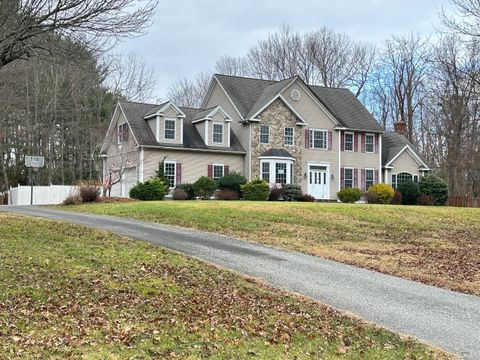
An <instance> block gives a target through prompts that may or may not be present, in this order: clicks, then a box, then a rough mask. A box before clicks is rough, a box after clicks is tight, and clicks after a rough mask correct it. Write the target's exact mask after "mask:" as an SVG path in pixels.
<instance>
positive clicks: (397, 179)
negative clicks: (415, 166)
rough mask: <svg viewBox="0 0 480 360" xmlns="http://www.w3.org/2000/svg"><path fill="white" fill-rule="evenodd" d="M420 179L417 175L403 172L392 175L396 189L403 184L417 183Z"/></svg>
mask: <svg viewBox="0 0 480 360" xmlns="http://www.w3.org/2000/svg"><path fill="white" fill-rule="evenodd" d="M417 179H418V177H417V176H416V175H415V176H414V175H412V174H410V173H408V172H401V173H398V174H392V186H393V188H394V189H396V188H397V186H398V185H400V184H401V183H402V182H405V181H415V180H417Z"/></svg>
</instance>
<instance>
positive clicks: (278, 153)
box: [260, 149, 293, 158]
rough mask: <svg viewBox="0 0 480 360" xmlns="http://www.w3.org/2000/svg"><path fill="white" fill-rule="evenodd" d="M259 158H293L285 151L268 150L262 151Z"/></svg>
mask: <svg viewBox="0 0 480 360" xmlns="http://www.w3.org/2000/svg"><path fill="white" fill-rule="evenodd" d="M260 156H274V157H287V158H293V156H292V155H290V153H289V152H288V151H287V150H284V149H268V150H267V151H264V152H263V153H262V154H260Z"/></svg>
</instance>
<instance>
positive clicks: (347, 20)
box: [117, 0, 442, 98]
mask: <svg viewBox="0 0 480 360" xmlns="http://www.w3.org/2000/svg"><path fill="white" fill-rule="evenodd" d="M441 6H442V1H439V0H357V1H355V0H328V1H327V0H316V1H315V0H243V1H240V2H239V1H238V0H235V1H234V0H197V1H195V0H176V1H165V0H162V1H161V2H160V5H159V7H158V9H157V12H156V15H155V19H154V24H153V25H152V27H151V28H149V29H148V33H147V34H146V35H144V36H142V37H139V38H135V39H130V40H127V41H124V42H123V43H122V44H120V46H119V48H118V49H117V51H119V52H121V53H129V52H134V53H136V54H138V55H140V56H141V57H143V58H144V59H145V60H146V62H147V63H148V64H149V65H151V66H153V67H154V69H155V73H156V76H157V82H158V83H157V90H156V94H157V96H158V97H162V98H163V97H164V96H165V95H164V94H165V90H166V89H167V88H168V86H169V85H170V84H171V83H172V82H173V81H174V80H175V79H176V78H177V77H178V76H185V77H193V76H195V74H197V73H198V72H200V71H202V70H209V69H212V68H213V67H214V65H215V62H216V60H217V59H218V58H219V57H220V56H222V55H224V54H229V55H243V54H245V53H246V52H247V50H248V49H249V48H250V47H251V46H253V45H255V44H256V43H257V41H258V40H259V39H262V38H265V37H266V36H267V35H268V34H269V33H270V32H273V31H275V30H276V29H278V28H279V27H280V26H281V25H282V24H284V23H287V24H290V25H292V26H293V27H294V28H295V29H296V30H299V31H309V30H314V29H316V28H319V27H322V26H328V27H331V28H333V29H334V30H335V31H338V32H345V33H347V34H348V35H350V36H351V37H353V38H354V39H357V40H362V41H369V42H372V43H376V44H381V43H382V42H383V41H384V40H385V39H388V38H389V37H390V36H391V35H392V34H399V33H405V32H409V31H413V32H419V33H422V34H430V33H432V32H433V31H434V27H435V26H439V23H440V22H439V19H438V15H437V13H438V10H439V9H440V8H441Z"/></svg>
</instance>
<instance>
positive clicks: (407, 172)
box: [390, 171, 420, 189]
mask: <svg viewBox="0 0 480 360" xmlns="http://www.w3.org/2000/svg"><path fill="white" fill-rule="evenodd" d="M402 173H405V174H410V176H411V177H412V181H413V177H414V176H417V177H418V181H420V175H418V174H413V173H411V172H410V171H400V172H396V173H391V174H390V178H391V177H392V176H393V175H395V184H393V181H392V187H393V188H395V189H396V188H397V187H398V174H402ZM394 185H395V186H394Z"/></svg>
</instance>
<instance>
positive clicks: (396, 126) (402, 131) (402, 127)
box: [393, 121, 407, 135]
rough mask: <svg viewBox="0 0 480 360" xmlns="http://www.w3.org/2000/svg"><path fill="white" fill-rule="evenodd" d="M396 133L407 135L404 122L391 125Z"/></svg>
mask: <svg viewBox="0 0 480 360" xmlns="http://www.w3.org/2000/svg"><path fill="white" fill-rule="evenodd" d="M393 128H394V130H395V132H396V133H398V134H400V135H405V134H406V133H407V123H406V122H405V121H397V122H396V123H394V124H393Z"/></svg>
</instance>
